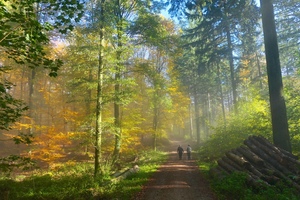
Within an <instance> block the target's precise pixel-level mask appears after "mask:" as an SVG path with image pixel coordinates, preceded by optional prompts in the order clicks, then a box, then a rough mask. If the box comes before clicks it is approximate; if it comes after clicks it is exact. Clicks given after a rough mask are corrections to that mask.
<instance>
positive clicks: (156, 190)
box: [134, 141, 217, 200]
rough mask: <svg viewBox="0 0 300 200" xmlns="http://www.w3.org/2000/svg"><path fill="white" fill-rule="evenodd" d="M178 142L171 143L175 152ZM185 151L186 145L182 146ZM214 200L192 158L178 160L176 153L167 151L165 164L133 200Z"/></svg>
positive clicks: (207, 184)
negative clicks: (167, 155) (167, 156)
mask: <svg viewBox="0 0 300 200" xmlns="http://www.w3.org/2000/svg"><path fill="white" fill-rule="evenodd" d="M178 143H179V142H175V141H174V142H173V143H172V144H173V145H172V148H173V149H175V150H176V148H177V147H178ZM182 146H183V147H184V149H186V146H187V144H186V145H182ZM169 199H170V200H185V199H189V200H196V199H197V200H216V199H217V198H216V197H215V195H214V194H213V192H212V191H211V189H210V187H209V183H208V182H207V181H206V180H205V179H204V177H203V175H202V174H201V172H200V171H199V168H198V166H197V164H196V163H195V160H193V158H192V159H191V160H187V159H186V154H184V156H183V159H182V160H179V158H178V155H177V152H176V151H169V158H168V160H167V162H166V163H164V164H163V165H161V166H160V168H159V169H158V171H157V172H156V173H154V175H153V176H152V177H151V178H150V180H149V182H148V183H147V184H146V185H144V186H143V189H142V191H141V192H140V193H138V194H137V195H136V196H135V198H134V200H169Z"/></svg>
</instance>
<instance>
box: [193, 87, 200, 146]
mask: <svg viewBox="0 0 300 200" xmlns="http://www.w3.org/2000/svg"><path fill="white" fill-rule="evenodd" d="M198 101H199V99H198V94H197V91H196V88H194V106H195V121H196V136H197V145H200V106H199V102H198Z"/></svg>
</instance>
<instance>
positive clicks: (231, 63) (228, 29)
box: [225, 13, 237, 113]
mask: <svg viewBox="0 0 300 200" xmlns="http://www.w3.org/2000/svg"><path fill="white" fill-rule="evenodd" d="M225 15H227V13H225ZM225 23H226V24H225V28H226V38H227V46H228V59H229V67H230V80H231V87H232V98H233V106H234V111H235V112H236V113H237V107H236V102H237V91H236V81H235V77H234V64H233V54H232V41H231V34H230V28H229V22H228V20H227V17H226V19H225Z"/></svg>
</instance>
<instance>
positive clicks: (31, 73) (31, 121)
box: [28, 68, 36, 134]
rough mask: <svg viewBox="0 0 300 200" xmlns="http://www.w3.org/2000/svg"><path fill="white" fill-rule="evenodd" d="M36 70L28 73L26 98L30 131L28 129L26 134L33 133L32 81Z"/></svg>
mask: <svg viewBox="0 0 300 200" xmlns="http://www.w3.org/2000/svg"><path fill="white" fill-rule="evenodd" d="M35 74H36V70H35V69H34V68H33V69H31V72H30V73H29V77H28V86H29V96H28V106H29V109H28V117H29V119H30V129H28V134H32V133H33V124H34V115H33V100H32V99H33V93H34V80H35Z"/></svg>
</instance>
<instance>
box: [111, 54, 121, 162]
mask: <svg viewBox="0 0 300 200" xmlns="http://www.w3.org/2000/svg"><path fill="white" fill-rule="evenodd" d="M117 57H118V58H117V59H118V60H120V59H121V58H120V57H121V56H120V53H118V56H117ZM120 73H121V72H120V67H119V64H118V66H117V69H116V74H115V102H114V118H115V119H114V124H115V148H114V153H113V163H114V162H116V161H117V160H118V159H119V154H120V150H121V143H122V130H121V115H120V101H121V99H120V79H121V75H120Z"/></svg>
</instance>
